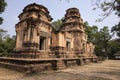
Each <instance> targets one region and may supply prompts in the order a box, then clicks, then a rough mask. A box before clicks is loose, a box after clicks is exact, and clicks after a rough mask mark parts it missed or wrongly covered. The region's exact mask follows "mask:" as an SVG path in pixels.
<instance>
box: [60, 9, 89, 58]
mask: <svg viewBox="0 0 120 80" xmlns="http://www.w3.org/2000/svg"><path fill="white" fill-rule="evenodd" d="M61 31H63V32H68V33H71V34H72V35H73V38H74V48H73V50H74V52H75V54H76V55H77V56H78V57H80V56H82V55H81V54H83V53H85V51H86V42H87V35H86V34H85V28H84V26H83V20H82V18H81V15H80V13H79V10H78V9H77V8H69V9H68V10H66V14H65V18H64V20H63V26H62V29H61Z"/></svg>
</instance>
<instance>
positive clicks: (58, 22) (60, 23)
mask: <svg viewBox="0 0 120 80" xmlns="http://www.w3.org/2000/svg"><path fill="white" fill-rule="evenodd" d="M52 25H53V27H54V28H55V29H56V30H59V29H60V27H61V25H62V20H61V19H58V20H57V21H54V22H52Z"/></svg>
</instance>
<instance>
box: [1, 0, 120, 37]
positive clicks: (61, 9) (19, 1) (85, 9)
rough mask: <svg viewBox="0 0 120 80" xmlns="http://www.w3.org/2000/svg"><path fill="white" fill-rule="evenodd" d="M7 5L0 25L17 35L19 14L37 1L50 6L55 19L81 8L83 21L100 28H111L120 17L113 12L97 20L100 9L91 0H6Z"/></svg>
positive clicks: (47, 6)
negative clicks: (95, 8)
mask: <svg viewBox="0 0 120 80" xmlns="http://www.w3.org/2000/svg"><path fill="white" fill-rule="evenodd" d="M5 1H6V2H7V7H6V10H5V12H4V13H2V14H0V16H1V17H3V18H4V23H3V24H2V25H0V28H3V29H5V30H7V31H8V34H10V35H11V36H12V35H15V24H17V23H18V22H19V19H18V15H19V14H20V13H21V12H22V10H23V9H24V7H25V6H27V5H28V4H31V3H37V4H40V5H43V6H45V7H46V8H48V10H49V12H50V15H51V16H52V18H53V21H55V20H57V19H61V18H62V17H64V15H65V12H66V10H67V9H68V8H72V7H76V8H78V9H79V11H80V14H81V17H82V18H83V21H88V23H89V24H90V25H97V26H98V27H99V28H102V27H103V26H108V27H109V29H110V28H111V27H112V26H114V25H115V23H117V22H118V21H119V20H120V19H118V17H117V16H115V15H114V14H111V15H110V16H109V17H108V18H106V19H105V20H104V21H102V22H95V20H96V19H98V18H100V16H98V15H99V14H100V10H96V11H93V10H92V8H93V5H92V4H91V0H87V1H86V0H70V2H68V1H67V0H5Z"/></svg>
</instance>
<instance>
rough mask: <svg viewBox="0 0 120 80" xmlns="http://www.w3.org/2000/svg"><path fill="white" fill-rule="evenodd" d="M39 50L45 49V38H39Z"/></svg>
mask: <svg viewBox="0 0 120 80" xmlns="http://www.w3.org/2000/svg"><path fill="white" fill-rule="evenodd" d="M39 49H40V50H45V49H46V37H42V36H40V45H39Z"/></svg>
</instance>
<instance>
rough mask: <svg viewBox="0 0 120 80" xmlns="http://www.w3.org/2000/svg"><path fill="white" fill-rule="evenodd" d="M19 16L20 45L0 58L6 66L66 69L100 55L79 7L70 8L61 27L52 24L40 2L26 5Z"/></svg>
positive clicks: (28, 69)
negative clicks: (86, 29)
mask: <svg viewBox="0 0 120 80" xmlns="http://www.w3.org/2000/svg"><path fill="white" fill-rule="evenodd" d="M18 17H19V20H20V21H19V22H18V23H17V24H16V26H15V28H16V47H15V49H14V51H13V54H11V55H9V56H8V57H2V58H0V64H1V65H2V66H4V67H7V68H12V67H16V68H15V69H16V70H19V71H23V72H27V71H28V72H31V71H38V70H39V71H43V70H47V69H62V68H66V67H69V66H72V65H80V64H83V63H86V62H87V61H95V60H96V59H97V57H96V55H95V54H94V45H93V44H92V43H91V42H88V41H87V35H86V33H85V27H84V25H83V20H82V18H81V15H80V13H79V10H78V9H77V8H69V9H68V10H66V14H65V16H64V19H63V20H62V25H61V26H60V27H59V29H56V28H55V27H54V25H52V22H51V21H52V17H51V16H50V15H49V11H48V9H47V8H46V7H44V6H42V5H39V4H36V3H33V4H29V5H28V6H26V7H25V8H24V9H23V12H22V13H21V14H20V15H19V16H18Z"/></svg>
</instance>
